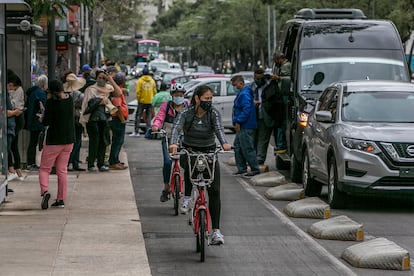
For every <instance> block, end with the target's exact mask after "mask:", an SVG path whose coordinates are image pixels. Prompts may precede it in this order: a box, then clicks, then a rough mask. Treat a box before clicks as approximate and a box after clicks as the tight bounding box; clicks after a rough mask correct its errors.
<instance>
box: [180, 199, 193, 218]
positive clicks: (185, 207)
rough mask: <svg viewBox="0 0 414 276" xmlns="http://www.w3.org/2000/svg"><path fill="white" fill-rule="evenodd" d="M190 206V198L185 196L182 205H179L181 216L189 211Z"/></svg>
mask: <svg viewBox="0 0 414 276" xmlns="http://www.w3.org/2000/svg"><path fill="white" fill-rule="evenodd" d="M191 204H192V202H191V197H189V196H185V197H184V199H183V203H182V204H181V207H180V211H181V214H186V213H188V211H189V210H190V207H191Z"/></svg>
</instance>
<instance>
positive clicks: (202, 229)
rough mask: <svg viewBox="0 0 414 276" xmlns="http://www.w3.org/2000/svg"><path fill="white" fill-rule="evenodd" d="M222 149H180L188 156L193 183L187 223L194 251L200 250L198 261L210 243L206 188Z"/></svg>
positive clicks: (210, 182) (202, 260)
mask: <svg viewBox="0 0 414 276" xmlns="http://www.w3.org/2000/svg"><path fill="white" fill-rule="evenodd" d="M221 150H222V149H221V148H217V149H216V150H215V151H214V152H211V153H201V152H191V151H189V150H187V149H182V151H183V152H185V154H186V155H187V158H188V168H189V171H190V181H191V184H192V185H193V187H194V188H193V191H192V202H194V205H193V206H191V209H190V212H189V219H188V224H189V225H192V226H193V231H194V234H195V235H196V252H200V261H201V262H204V260H205V245H206V241H207V245H210V234H211V224H210V222H211V218H210V211H209V209H208V195H206V192H205V191H206V188H207V187H209V186H210V185H211V184H212V183H213V182H214V171H215V166H216V161H217V153H218V152H220V151H221Z"/></svg>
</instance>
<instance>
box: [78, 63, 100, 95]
mask: <svg viewBox="0 0 414 276" xmlns="http://www.w3.org/2000/svg"><path fill="white" fill-rule="evenodd" d="M82 77H83V78H84V79H85V80H86V83H85V85H84V86H83V87H81V88H80V89H79V91H80V92H82V93H83V92H85V90H86V88H88V86H91V85H92V84H95V82H96V81H95V79H94V78H93V77H92V67H90V66H89V64H84V65H83V66H82Z"/></svg>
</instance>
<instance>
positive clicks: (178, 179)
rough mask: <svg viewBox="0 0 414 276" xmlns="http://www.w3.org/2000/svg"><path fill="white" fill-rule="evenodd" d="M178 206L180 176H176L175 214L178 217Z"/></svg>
mask: <svg viewBox="0 0 414 276" xmlns="http://www.w3.org/2000/svg"><path fill="white" fill-rule="evenodd" d="M178 205H180V176H179V175H178V174H176V175H174V212H175V215H176V216H178Z"/></svg>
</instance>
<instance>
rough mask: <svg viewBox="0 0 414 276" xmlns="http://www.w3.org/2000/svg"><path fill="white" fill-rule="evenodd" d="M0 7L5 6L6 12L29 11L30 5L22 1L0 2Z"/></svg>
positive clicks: (9, 0) (8, 0) (4, 0)
mask: <svg viewBox="0 0 414 276" xmlns="http://www.w3.org/2000/svg"><path fill="white" fill-rule="evenodd" d="M0 5H6V11H30V10H31V8H30V5H29V4H28V3H26V2H25V1H23V0H0Z"/></svg>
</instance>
